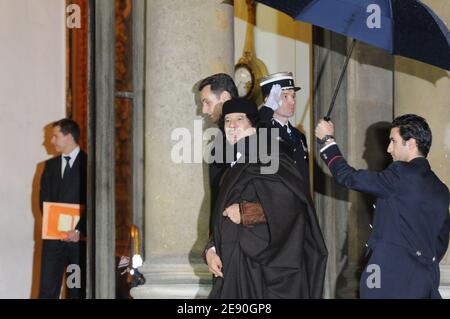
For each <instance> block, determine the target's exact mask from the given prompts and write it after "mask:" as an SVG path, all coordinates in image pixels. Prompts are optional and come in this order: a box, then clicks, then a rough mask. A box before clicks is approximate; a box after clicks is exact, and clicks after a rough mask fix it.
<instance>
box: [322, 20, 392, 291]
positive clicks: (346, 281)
mask: <svg viewBox="0 0 450 319" xmlns="http://www.w3.org/2000/svg"><path fill="white" fill-rule="evenodd" d="M314 41H315V48H314V55H315V66H314V77H315V81H314V82H315V84H314V87H315V95H314V109H315V117H316V120H315V123H316V122H317V121H318V119H319V118H322V117H323V116H324V115H325V114H326V111H327V110H328V107H329V104H330V101H331V97H332V95H333V92H334V88H335V86H336V83H337V80H338V78H339V75H340V72H341V68H342V65H343V62H344V60H345V56H346V55H347V52H348V50H349V48H350V40H349V39H347V38H346V37H343V36H341V35H339V34H336V33H332V32H330V31H323V30H321V29H317V28H316V29H315V34H314ZM392 67H393V58H392V56H390V55H389V54H388V53H386V52H384V51H382V50H380V49H376V48H373V47H370V46H368V45H365V44H362V43H357V45H356V47H355V49H354V51H353V54H352V57H351V60H350V62H349V65H348V68H347V71H346V72H347V73H346V76H345V77H344V81H343V82H342V85H341V87H340V90H339V94H338V96H337V100H336V104H335V107H334V109H333V113H332V114H331V118H332V121H333V122H334V123H335V126H336V132H335V137H336V140H337V142H338V144H339V147H340V149H341V151H342V152H343V153H344V155H345V157H346V158H347V160H348V161H349V163H350V164H351V165H353V166H355V167H356V168H361V169H371V170H381V169H383V168H384V167H385V165H386V161H385V159H384V154H386V148H387V142H388V136H386V134H383V132H386V123H387V122H390V121H391V120H392V104H393V93H392V92H393V80H392V78H393V76H392ZM383 141H384V144H383ZM320 148H321V147H320V146H319V145H317V144H316V145H315V152H316V153H315V154H316V155H315V156H316V158H317V157H318V155H317V154H318V152H319V149H320ZM316 160H318V159H316ZM315 176H316V180H315V191H316V193H315V203H316V210H317V214H318V216H319V220H320V222H321V226H322V231H323V233H324V237H325V240H326V243H327V248H328V253H329V255H328V264H327V276H326V282H325V291H324V297H325V298H357V296H358V294H357V293H358V287H359V276H360V272H361V260H360V259H361V255H362V253H363V251H364V244H365V242H366V241H367V238H368V237H369V233H370V226H369V224H370V217H371V216H370V214H371V212H372V210H373V208H372V203H373V199H371V198H368V196H365V195H363V194H360V193H357V192H353V191H349V190H347V189H345V188H343V187H340V186H338V185H337V184H336V183H335V181H334V180H333V178H332V177H331V175H330V173H329V169H328V168H327V167H326V165H324V164H323V163H322V162H321V161H320V160H318V162H317V165H316V167H315Z"/></svg>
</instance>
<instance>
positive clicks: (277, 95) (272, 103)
mask: <svg viewBox="0 0 450 319" xmlns="http://www.w3.org/2000/svg"><path fill="white" fill-rule="evenodd" d="M281 91H282V90H281V85H279V84H275V85H273V86H272V89H271V90H270V94H269V97H268V98H267V100H266V102H264V105H265V106H267V107H270V108H271V109H272V110H274V111H276V110H277V109H278V108H279V107H280V106H281V103H282V101H281Z"/></svg>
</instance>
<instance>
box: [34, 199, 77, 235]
mask: <svg viewBox="0 0 450 319" xmlns="http://www.w3.org/2000/svg"><path fill="white" fill-rule="evenodd" d="M43 208H44V209H43V210H44V214H43V216H42V239H55V240H61V239H66V237H67V234H66V232H68V231H70V230H74V229H75V227H76V226H77V223H78V221H79V220H80V212H81V205H79V204H66V203H51V202H44V207H43Z"/></svg>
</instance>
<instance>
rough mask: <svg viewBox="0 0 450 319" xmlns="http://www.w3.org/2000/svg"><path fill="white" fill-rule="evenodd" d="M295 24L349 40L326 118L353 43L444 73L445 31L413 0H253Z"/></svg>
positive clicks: (448, 42) (448, 53)
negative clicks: (317, 28)
mask: <svg viewBox="0 0 450 319" xmlns="http://www.w3.org/2000/svg"><path fill="white" fill-rule="evenodd" d="M256 1H257V2H260V3H263V4H265V5H268V6H270V7H272V8H275V9H277V10H280V11H282V12H284V13H286V14H288V15H290V16H291V17H293V18H294V19H296V20H300V21H304V22H308V23H311V24H313V25H316V26H320V27H323V28H325V29H328V30H331V31H334V32H337V33H340V34H343V35H346V36H349V37H352V38H353V39H354V41H353V43H352V46H351V48H350V50H349V54H348V55H347V59H346V61H345V63H344V67H343V69H342V72H341V75H340V77H339V81H338V84H337V86H336V89H335V92H334V95H333V99H332V102H331V105H330V108H329V110H328V113H327V116H326V118H327V117H329V116H330V114H331V110H332V109H333V106H334V101H335V99H336V96H337V92H338V90H339V86H340V84H341V81H342V78H343V76H344V73H345V70H346V68H347V64H348V61H349V59H350V56H351V53H352V51H353V48H354V46H355V42H356V40H359V41H362V42H365V43H368V44H371V45H373V46H376V47H379V48H382V49H385V50H387V51H388V52H390V53H391V54H394V55H399V56H403V57H408V58H412V59H415V60H418V61H422V62H425V63H428V64H431V65H434V66H437V67H440V68H443V69H445V70H450V33H449V30H448V28H447V27H446V26H445V24H444V23H443V22H442V21H441V19H439V17H438V16H437V15H436V14H435V13H434V12H433V11H432V10H431V9H430V8H429V7H428V6H426V5H425V4H423V3H422V2H421V1H419V0H256Z"/></svg>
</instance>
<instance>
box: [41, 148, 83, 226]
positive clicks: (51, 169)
mask: <svg viewBox="0 0 450 319" xmlns="http://www.w3.org/2000/svg"><path fill="white" fill-rule="evenodd" d="M61 165H62V161H61V156H57V157H54V158H52V159H49V160H47V161H46V162H45V168H44V172H43V173H42V177H41V191H40V196H39V198H40V203H41V209H42V207H43V202H58V203H67V204H81V205H85V204H86V181H87V155H86V153H85V152H83V151H82V150H80V152H79V153H78V156H77V158H76V159H75V161H74V163H73V165H72V167H71V169H70V170H69V173H68V175H67V176H66V178H65V179H64V180H63V179H62V175H61V172H62V171H61ZM76 229H78V230H79V231H80V232H81V233H83V234H86V214H85V213H84V212H82V215H81V218H80V221H79V222H78V224H77V226H76Z"/></svg>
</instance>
